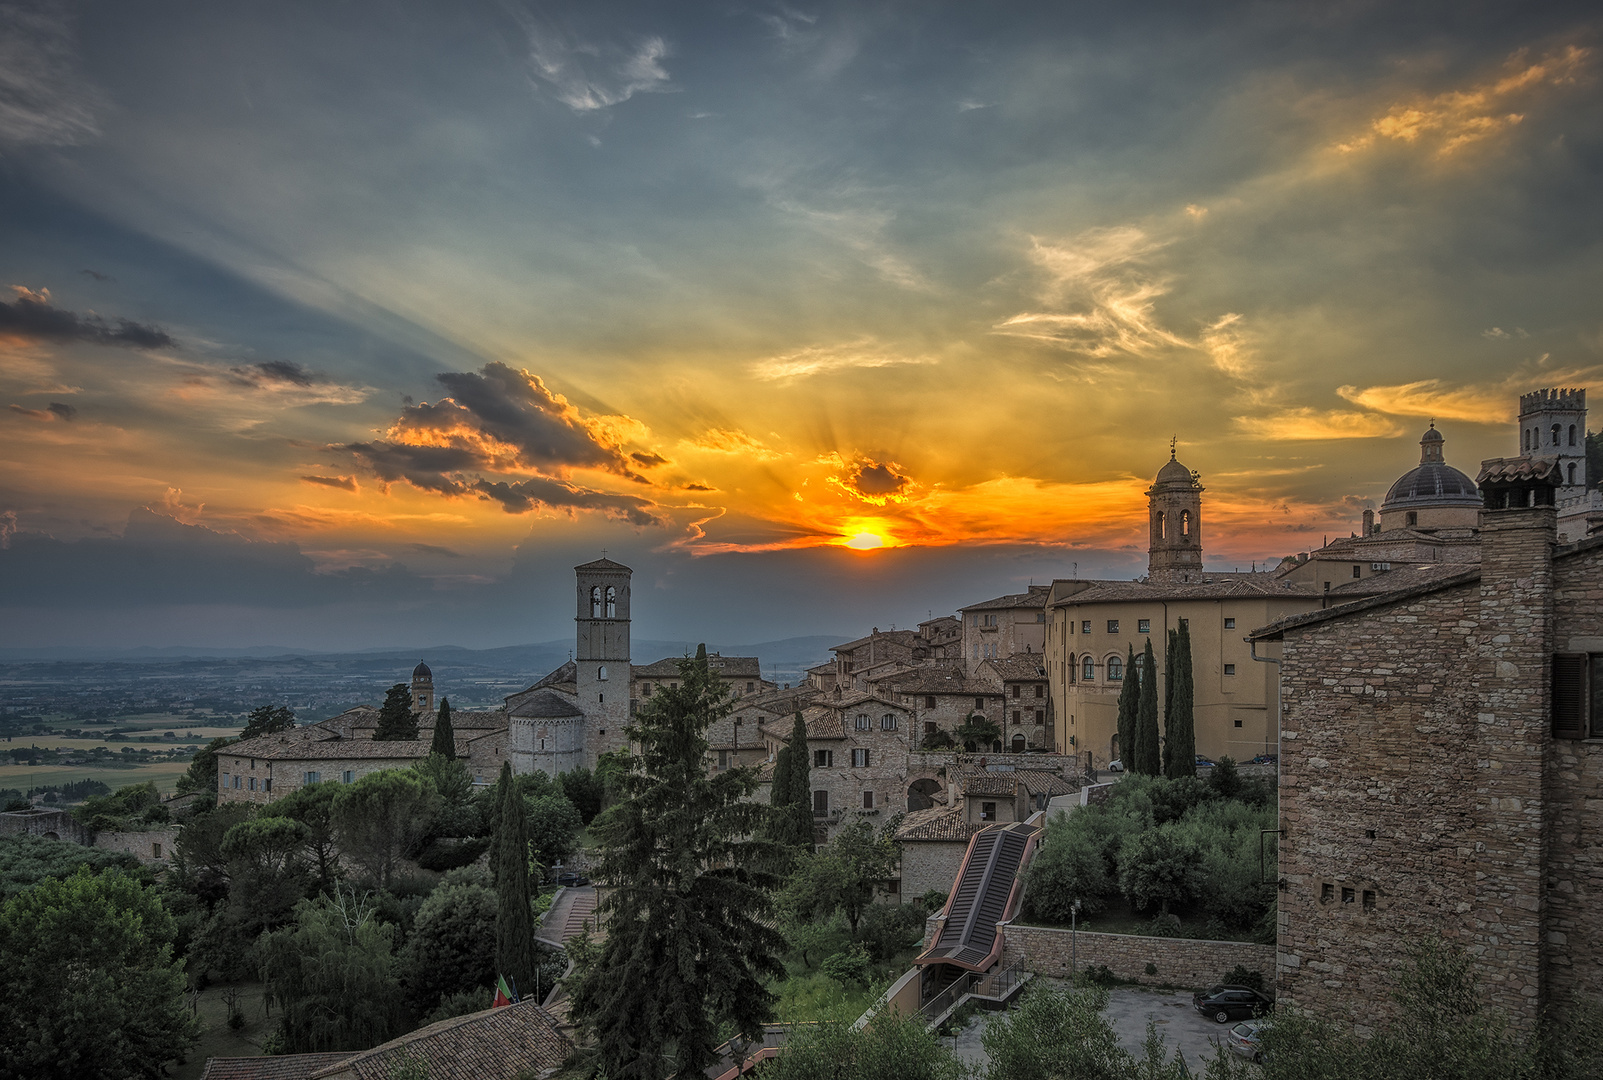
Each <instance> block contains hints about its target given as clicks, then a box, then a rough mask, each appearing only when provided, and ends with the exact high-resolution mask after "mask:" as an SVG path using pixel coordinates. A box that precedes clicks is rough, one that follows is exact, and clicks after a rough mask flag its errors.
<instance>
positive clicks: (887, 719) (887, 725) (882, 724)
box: [879, 713, 896, 731]
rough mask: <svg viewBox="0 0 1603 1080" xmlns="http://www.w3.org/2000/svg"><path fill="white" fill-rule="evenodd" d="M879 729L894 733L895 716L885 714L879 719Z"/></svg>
mask: <svg viewBox="0 0 1603 1080" xmlns="http://www.w3.org/2000/svg"><path fill="white" fill-rule="evenodd" d="M879 729H880V730H881V731H895V730H896V714H895V713H886V714H885V715H884V716H882V717H880V718H879Z"/></svg>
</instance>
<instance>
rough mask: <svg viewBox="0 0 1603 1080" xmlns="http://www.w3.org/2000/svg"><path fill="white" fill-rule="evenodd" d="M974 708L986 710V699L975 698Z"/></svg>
mask: <svg viewBox="0 0 1603 1080" xmlns="http://www.w3.org/2000/svg"><path fill="white" fill-rule="evenodd" d="M974 707H975V708H976V709H983V708H985V699H984V698H982V697H977V698H975V699H974Z"/></svg>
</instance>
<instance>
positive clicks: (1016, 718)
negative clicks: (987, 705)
mask: <svg viewBox="0 0 1603 1080" xmlns="http://www.w3.org/2000/svg"><path fill="white" fill-rule="evenodd" d="M1022 723H1024V714H1023V713H1021V712H1019V710H1017V709H1014V710H1013V726H1014V727H1018V726H1019V725H1020V724H1022Z"/></svg>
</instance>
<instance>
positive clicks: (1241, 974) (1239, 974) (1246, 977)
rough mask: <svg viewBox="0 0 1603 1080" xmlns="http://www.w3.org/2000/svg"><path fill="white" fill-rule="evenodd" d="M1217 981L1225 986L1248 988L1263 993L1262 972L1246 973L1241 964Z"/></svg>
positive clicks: (1244, 967)
mask: <svg viewBox="0 0 1603 1080" xmlns="http://www.w3.org/2000/svg"><path fill="white" fill-rule="evenodd" d="M1219 981H1220V982H1221V983H1223V984H1224V985H1226V986H1250V987H1252V988H1253V989H1254V990H1256V991H1258V992H1259V993H1264V992H1265V991H1264V981H1263V972H1261V971H1248V970H1247V968H1246V966H1245V965H1243V964H1237V965H1236V966H1235V967H1233V968H1231V969H1230V970H1229V971H1227V972H1225V973H1224V974H1223V975H1221V976H1219Z"/></svg>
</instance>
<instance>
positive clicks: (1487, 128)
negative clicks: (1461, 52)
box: [1335, 45, 1592, 157]
mask: <svg viewBox="0 0 1603 1080" xmlns="http://www.w3.org/2000/svg"><path fill="white" fill-rule="evenodd" d="M1591 64H1592V50H1590V49H1586V48H1582V47H1581V46H1578V45H1567V46H1565V47H1564V48H1562V49H1559V50H1557V51H1555V52H1552V53H1549V54H1548V55H1546V56H1543V57H1542V58H1541V59H1539V60H1536V61H1532V60H1531V59H1530V57H1529V53H1528V52H1527V51H1526V50H1524V49H1521V50H1520V51H1519V52H1516V53H1515V54H1514V55H1513V56H1511V57H1509V59H1508V60H1507V61H1506V62H1505V63H1504V65H1503V69H1502V71H1501V72H1500V73H1499V74H1497V75H1496V76H1494V77H1492V78H1489V79H1487V80H1485V81H1483V82H1481V83H1478V84H1476V85H1472V86H1470V87H1468V88H1466V89H1462V90H1450V91H1448V92H1446V93H1442V94H1437V95H1435V96H1434V97H1428V98H1426V97H1421V98H1417V99H1415V100H1412V101H1408V102H1401V103H1399V104H1396V105H1393V106H1392V107H1391V108H1390V109H1388V110H1387V111H1386V113H1385V115H1383V116H1379V117H1376V118H1375V119H1374V120H1372V121H1370V123H1369V125H1368V127H1366V128H1365V129H1364V130H1363V131H1362V132H1360V133H1358V134H1357V135H1354V136H1352V137H1350V138H1348V139H1346V140H1344V141H1342V142H1339V143H1337V144H1336V147H1335V148H1336V150H1338V151H1340V152H1341V153H1343V154H1355V153H1359V152H1361V151H1365V150H1370V149H1372V148H1374V147H1375V146H1377V145H1380V144H1382V143H1384V142H1396V143H1404V144H1407V145H1410V146H1418V147H1421V148H1429V149H1431V151H1432V152H1433V153H1434V155H1435V156H1436V157H1448V156H1450V155H1452V154H1454V153H1456V152H1457V151H1459V150H1462V149H1463V148H1464V147H1466V146H1469V145H1471V144H1473V143H1477V142H1482V141H1484V140H1486V139H1490V138H1492V137H1493V136H1496V135H1498V134H1501V133H1502V132H1504V131H1506V130H1508V129H1509V128H1511V127H1513V126H1515V125H1516V124H1519V123H1520V122H1521V121H1523V120H1524V119H1525V114H1524V113H1522V112H1518V111H1515V110H1517V109H1520V108H1524V107H1526V103H1527V102H1528V101H1529V100H1530V99H1531V97H1532V96H1533V95H1535V94H1537V93H1539V92H1540V91H1542V90H1544V89H1550V88H1553V87H1558V86H1566V85H1573V84H1575V83H1577V82H1578V81H1579V80H1580V79H1581V77H1582V76H1583V75H1584V74H1585V73H1586V71H1587V69H1588V68H1589V67H1590V66H1591Z"/></svg>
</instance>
